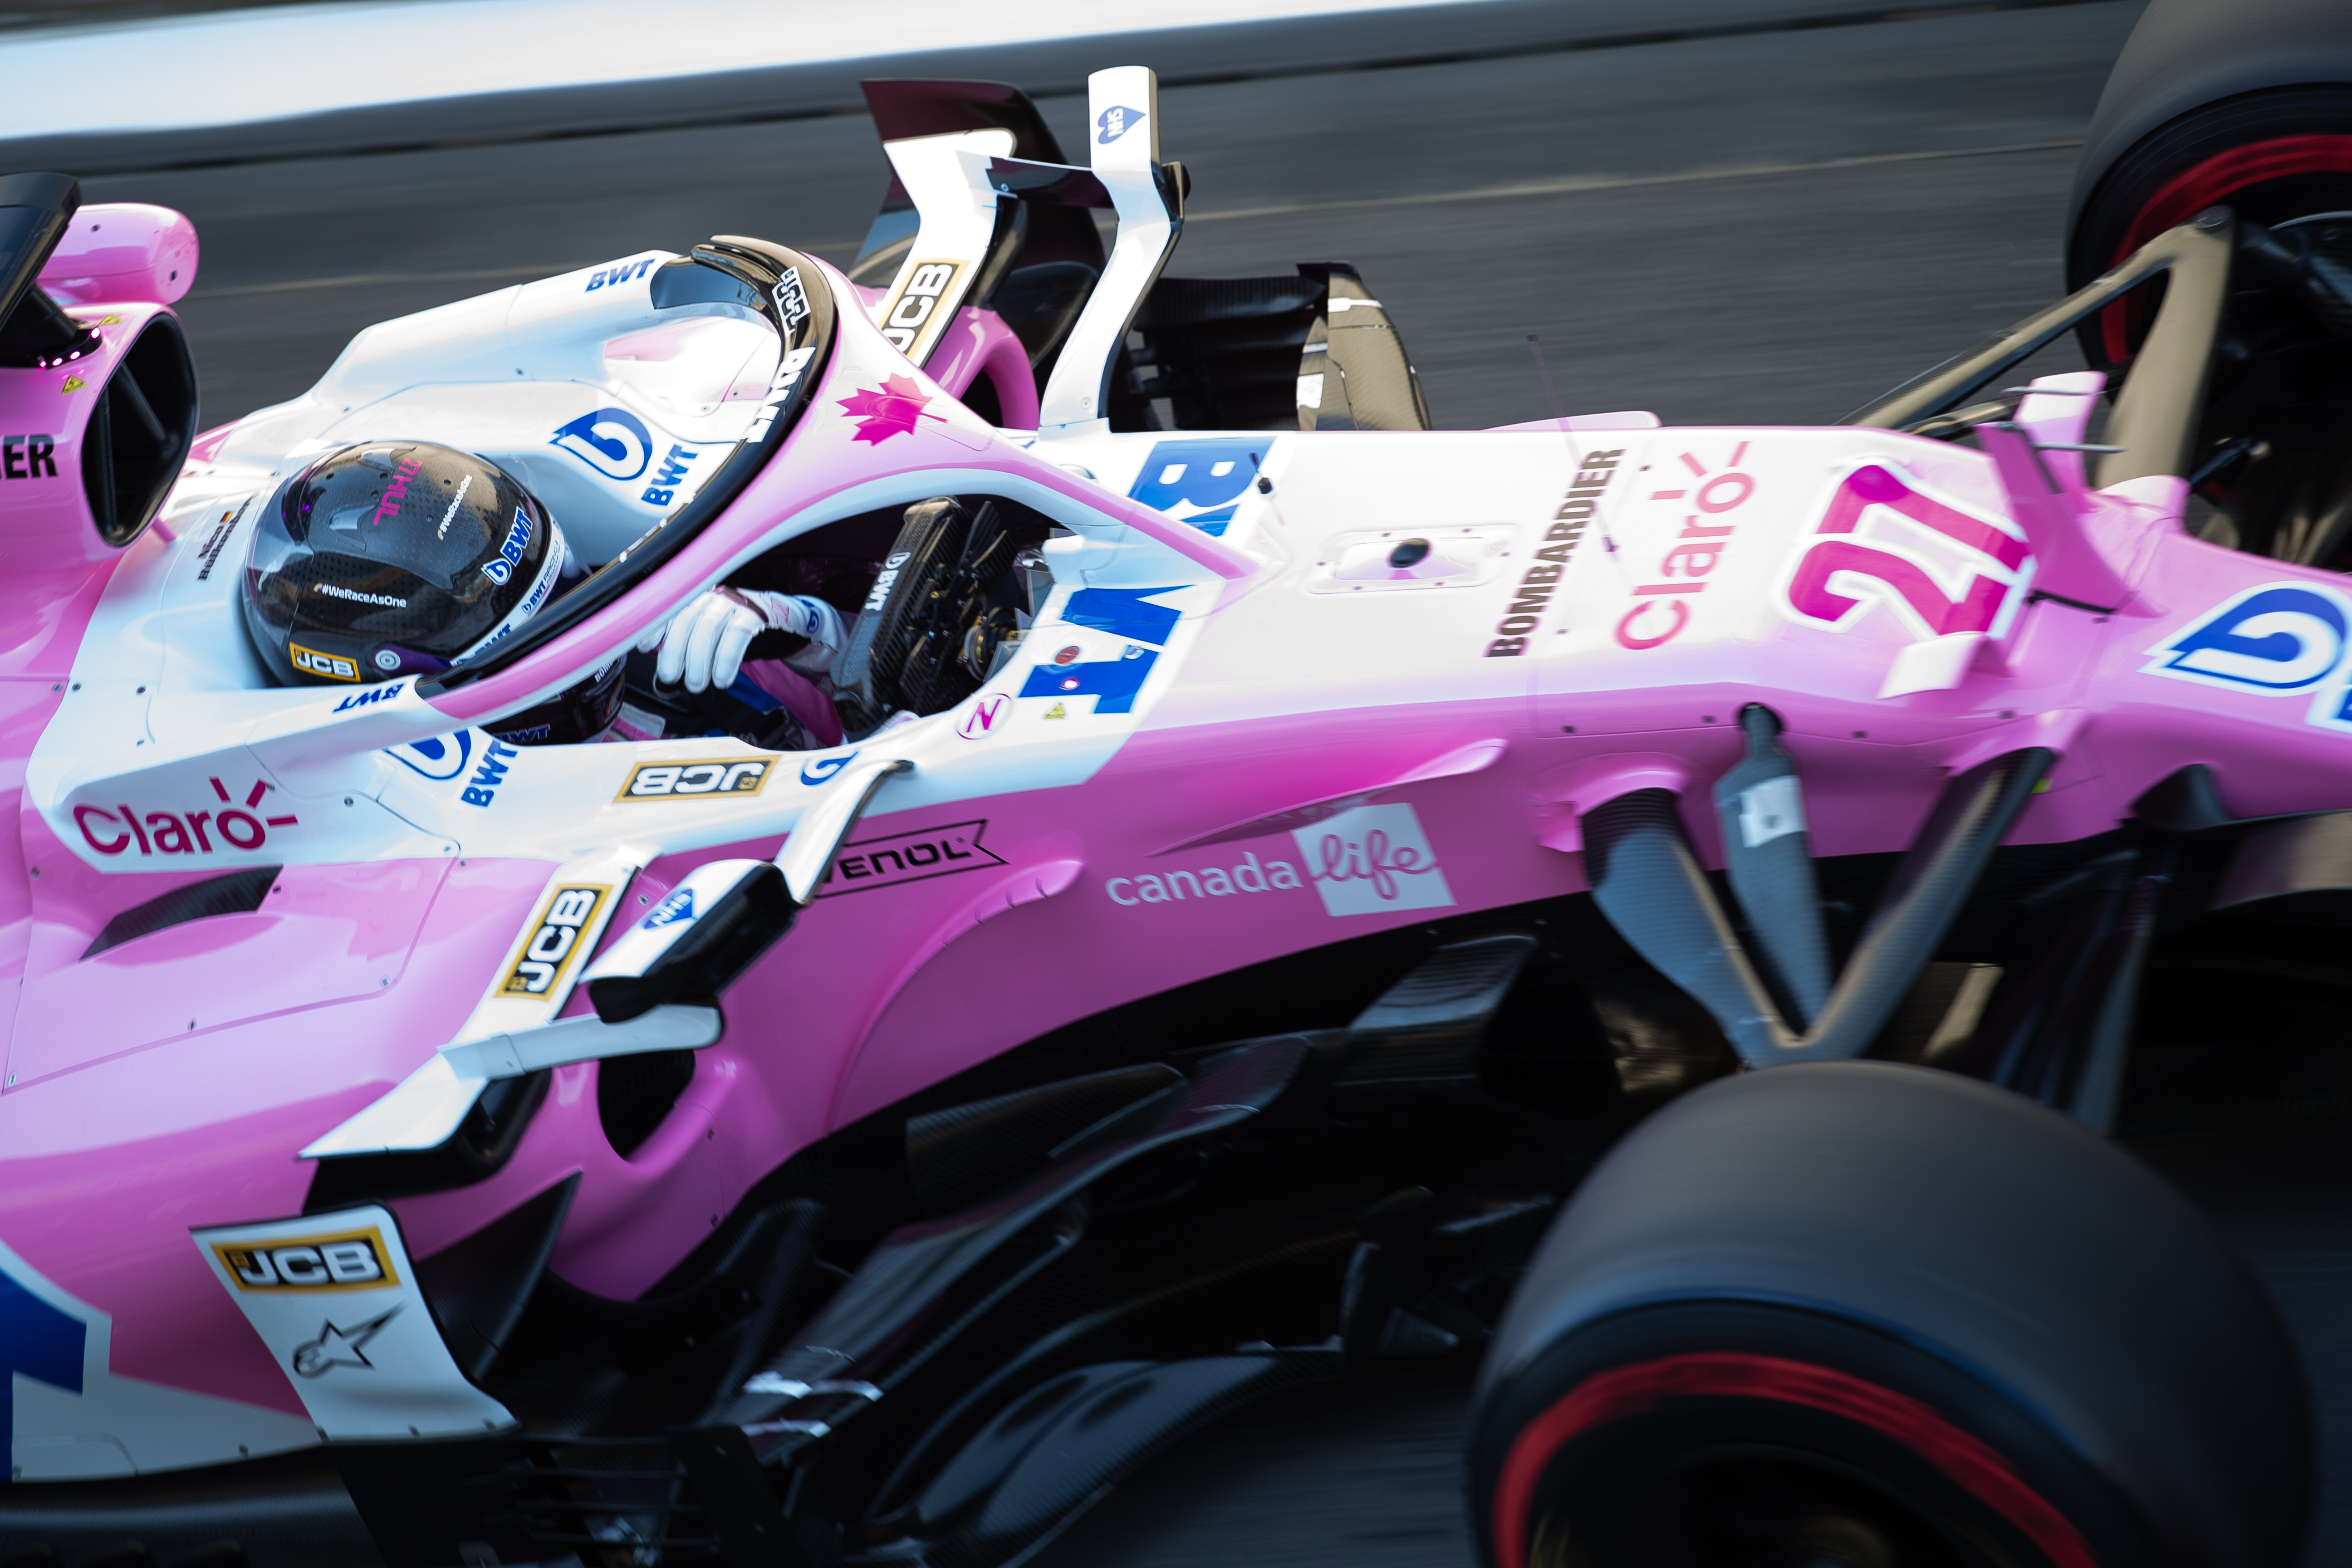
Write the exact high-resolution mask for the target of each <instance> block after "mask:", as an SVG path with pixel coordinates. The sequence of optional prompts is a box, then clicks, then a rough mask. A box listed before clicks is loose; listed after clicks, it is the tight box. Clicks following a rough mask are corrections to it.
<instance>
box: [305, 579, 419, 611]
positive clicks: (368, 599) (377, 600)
mask: <svg viewBox="0 0 2352 1568" xmlns="http://www.w3.org/2000/svg"><path fill="white" fill-rule="evenodd" d="M310 592H312V593H314V594H324V595H327V597H329V598H330V599H348V600H350V601H351V602H352V604H354V605H388V606H389V607H391V608H393V609H395V610H404V609H406V608H408V601H407V600H405V599H395V598H394V597H393V596H392V595H390V594H362V593H360V592H359V591H357V590H356V589H352V588H346V587H343V586H341V584H334V583H313V584H310Z"/></svg>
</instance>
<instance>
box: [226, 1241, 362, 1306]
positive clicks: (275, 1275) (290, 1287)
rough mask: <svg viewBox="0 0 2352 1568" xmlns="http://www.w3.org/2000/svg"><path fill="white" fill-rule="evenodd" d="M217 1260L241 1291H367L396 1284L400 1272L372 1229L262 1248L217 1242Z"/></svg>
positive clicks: (254, 1245) (230, 1242) (250, 1244)
mask: <svg viewBox="0 0 2352 1568" xmlns="http://www.w3.org/2000/svg"><path fill="white" fill-rule="evenodd" d="M212 1250H213V1256H214V1257H215V1258H219V1259H220V1264H221V1267H222V1268H224V1269H226V1270H227V1272H228V1277H229V1279H231V1280H232V1281H234V1282H235V1283H236V1288H237V1289H239V1290H241V1291H242V1290H274V1291H281V1292H282V1291H302V1292H305V1293H308V1294H312V1295H316V1294H317V1293H319V1292H320V1291H322V1290H365V1289H373V1288H375V1287H376V1286H379V1285H397V1284H399V1283H400V1275H399V1272H398V1271H397V1270H396V1269H395V1268H394V1266H393V1262H392V1250H391V1248H389V1247H386V1246H384V1244H383V1232H382V1231H381V1230H379V1229H377V1228H376V1227H375V1226H368V1227H367V1228H366V1229H364V1230H350V1231H340V1232H335V1233H333V1234H330V1235H325V1236H306V1237H292V1238H289V1239H288V1240H284V1241H273V1242H271V1243H269V1244H268V1246H262V1245H260V1244H258V1243H247V1242H234V1241H215V1242H214V1243H213V1244H212Z"/></svg>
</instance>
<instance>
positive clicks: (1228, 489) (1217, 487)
mask: <svg viewBox="0 0 2352 1568" xmlns="http://www.w3.org/2000/svg"><path fill="white" fill-rule="evenodd" d="M1264 451H1265V442H1264V441H1263V440H1258V441H1247V440H1244V441H1236V440H1234V439H1232V438H1230V437H1226V438H1222V439H1217V440H1195V441H1161V442H1160V443H1158V444H1156V445H1155V446H1154V447H1152V448H1151V456H1150V457H1149V458H1145V459H1144V460H1143V471H1142V472H1141V473H1139V474H1138V475H1137V476H1136V479H1135V484H1134V485H1133V487H1132V488H1130V489H1129V490H1128V492H1127V493H1128V497H1129V500H1139V501H1141V502H1142V503H1143V504H1144V505H1146V506H1148V507H1150V508H1152V509H1153V510H1157V511H1164V512H1166V513H1167V514H1168V515H1169V516H1171V517H1172V518H1174V519H1176V520H1177V521H1179V522H1189V523H1191V524H1192V526H1193V527H1195V528H1197V529H1199V530H1200V531H1202V532H1203V533H1214V534H1221V533H1223V532H1224V531H1225V525H1226V524H1228V523H1230V522H1232V521H1233V520H1234V510H1235V509H1236V508H1237V507H1239V506H1240V504H1241V500H1242V497H1243V495H1244V493H1245V492H1246V491H1247V490H1248V489H1249V488H1250V482H1251V481H1252V480H1254V479H1256V478H1257V470H1258V458H1259V454H1260V453H1262V452H1264Z"/></svg>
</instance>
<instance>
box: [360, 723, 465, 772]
mask: <svg viewBox="0 0 2352 1568" xmlns="http://www.w3.org/2000/svg"><path fill="white" fill-rule="evenodd" d="M383 754H384V755H385V756H387V757H390V758H391V759H392V760H393V761H394V762H396V763H399V764H400V765H401V766H403V767H404V768H409V769H411V770H413V771H415V772H416V773H423V774H424V775H425V777H426V778H428V779H433V780H435V781H436V782H442V783H446V782H447V781H448V780H450V779H454V778H456V777H457V775H458V774H459V773H464V772H465V771H466V764H467V763H469V762H471V761H473V758H474V737H473V734H472V732H471V731H466V730H460V731H457V733H456V734H454V735H442V736H436V738H434V739H432V740H429V741H411V742H408V743H407V744H406V745H404V746H387V747H386V748H384V753H383Z"/></svg>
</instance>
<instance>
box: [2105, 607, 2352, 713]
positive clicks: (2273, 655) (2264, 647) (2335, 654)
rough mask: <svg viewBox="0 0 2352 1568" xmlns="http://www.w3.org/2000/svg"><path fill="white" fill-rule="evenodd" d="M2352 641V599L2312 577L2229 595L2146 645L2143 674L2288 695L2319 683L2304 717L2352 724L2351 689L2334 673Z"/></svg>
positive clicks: (2283, 695)
mask: <svg viewBox="0 0 2352 1568" xmlns="http://www.w3.org/2000/svg"><path fill="white" fill-rule="evenodd" d="M2347 647H2352V602H2347V600H2346V598H2345V597H2344V595H2341V594H2338V593H2336V591H2335V590H2334V589H2332V588H2324V587H2320V586H2318V585H2316V584H2310V583H2265V584H2262V585H2261V586H2259V587H2253V588H2248V589H2246V590H2244V591H2243V592H2242V593H2239V594H2235V595H2231V597H2230V598H2228V599H2227V600H2224V601H2223V602H2222V603H2221V605H2218V606H2216V607H2215V608H2213V609H2211V610H2209V611H2207V612H2206V613H2205V614H2204V615H2202V616H2199V617H2198V618H2197V619H2195V620H2194V621H2191V622H2190V623H2189V625H2188V626H2184V627H2183V628H2181V629H2180V630H2179V631H2177V632H2175V633H2173V634H2172V635H2171V636H2169V637H2166V638H2165V640H2164V641H2163V642H2161V643H2159V644H2158V645H2157V646H2156V647H2152V648H2150V649H2149V650H2148V655H2149V657H2148V661H2147V663H2146V664H2144V665H2142V666H2141V667H2140V668H2141V672H2142V673H2144V674H2147V675H2161V676H2164V677H2166V678H2168V679H2173V680H2193V681H2195V682H2197V683H2198V684H2199V685H2200V686H2218V687H2221V688H2224V689H2229V690H2233V691H2244V692H2253V693H2258V694H2261V695H2264V696H2272V697H2289V696H2295V695H2300V694H2306V693H2311V692H2314V691H2317V692H2318V693H2319V696H2318V698H2317V700H2315V701H2314V702H2313V703H2312V706H2311V711H2310V713H2309V715H2308V719H2309V721H2310V722H2311V723H2314V724H2317V725H2321V726H2324V727H2326V728H2328V729H2352V694H2347V692H2346V691H2345V690H2344V689H2342V682H2341V681H2340V680H2339V679H2335V678H2336V677H2338V676H2339V675H2340V674H2341V673H2342V671H2343V668H2344V665H2345V654H2346V651H2347Z"/></svg>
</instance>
